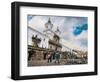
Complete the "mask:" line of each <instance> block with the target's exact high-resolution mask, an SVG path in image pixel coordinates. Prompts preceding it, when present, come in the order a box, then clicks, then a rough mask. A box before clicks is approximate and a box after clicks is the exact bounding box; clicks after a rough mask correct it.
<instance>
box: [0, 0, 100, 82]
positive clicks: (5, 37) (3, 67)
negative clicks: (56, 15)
mask: <svg viewBox="0 0 100 82" xmlns="http://www.w3.org/2000/svg"><path fill="white" fill-rule="evenodd" d="M13 1H14V0H1V1H0V10H1V11H0V38H1V39H0V82H13V80H11V79H10V72H11V36H10V35H11V2H13ZM16 1H17V0H16ZM20 1H29V2H41V3H58V4H72V5H89V6H98V8H99V9H98V10H100V0H20ZM99 13H100V11H99ZM98 18H99V20H98V21H100V16H98ZM98 27H99V26H98ZM99 30H100V28H99ZM99 35H100V32H99ZM98 42H100V38H99V41H98ZM99 48H100V44H99ZM99 53H100V52H99ZM98 55H99V54H98ZM98 58H100V55H99V56H98ZM99 62H100V60H99ZM99 67H100V64H99ZM99 73H100V71H99ZM99 78H100V75H98V76H84V77H66V78H55V79H40V80H34V82H41V81H43V82H47V81H48V82H51V81H56V82H57V81H58V82H61V81H63V82H66V81H67V82H79V81H81V82H94V81H95V82H99ZM28 81H29V82H33V80H26V82H28ZM21 82H22V81H21Z"/></svg>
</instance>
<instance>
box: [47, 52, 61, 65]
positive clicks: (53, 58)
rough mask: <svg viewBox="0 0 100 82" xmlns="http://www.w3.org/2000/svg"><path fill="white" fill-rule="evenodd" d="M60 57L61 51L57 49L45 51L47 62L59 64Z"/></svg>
mask: <svg viewBox="0 0 100 82" xmlns="http://www.w3.org/2000/svg"><path fill="white" fill-rule="evenodd" d="M60 58H61V53H60V52H59V51H54V52H48V53H47V60H48V61H47V62H48V63H52V62H54V63H56V64H60Z"/></svg>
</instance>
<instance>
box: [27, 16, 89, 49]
mask: <svg viewBox="0 0 100 82" xmlns="http://www.w3.org/2000/svg"><path fill="white" fill-rule="evenodd" d="M49 18H50V19H51V22H52V23H53V30H55V29H56V28H57V26H58V27H59V29H60V31H61V35H60V36H61V38H63V39H64V40H66V41H69V42H71V43H72V44H75V45H77V46H79V47H80V48H84V49H87V45H88V18H87V17H73V16H36V15H28V26H30V27H32V28H34V29H36V30H38V31H40V32H43V30H44V29H45V26H44V25H45V23H46V22H47V21H48V19H49Z"/></svg>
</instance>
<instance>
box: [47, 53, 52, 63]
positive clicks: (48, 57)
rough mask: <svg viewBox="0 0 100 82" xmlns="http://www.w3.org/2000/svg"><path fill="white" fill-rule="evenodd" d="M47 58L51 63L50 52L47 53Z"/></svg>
mask: <svg viewBox="0 0 100 82" xmlns="http://www.w3.org/2000/svg"><path fill="white" fill-rule="evenodd" d="M47 59H48V63H51V62H52V56H51V53H50V52H49V53H48V55H47Z"/></svg>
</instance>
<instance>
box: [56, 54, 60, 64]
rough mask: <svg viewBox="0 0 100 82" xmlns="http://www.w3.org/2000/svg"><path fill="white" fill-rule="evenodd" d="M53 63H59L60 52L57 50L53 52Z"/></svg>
mask: <svg viewBox="0 0 100 82" xmlns="http://www.w3.org/2000/svg"><path fill="white" fill-rule="evenodd" d="M55 59H56V60H55V63H56V64H59V63H60V53H59V52H56V54H55Z"/></svg>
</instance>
